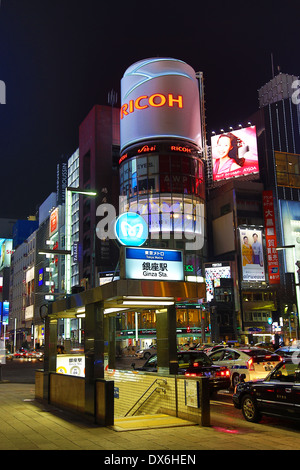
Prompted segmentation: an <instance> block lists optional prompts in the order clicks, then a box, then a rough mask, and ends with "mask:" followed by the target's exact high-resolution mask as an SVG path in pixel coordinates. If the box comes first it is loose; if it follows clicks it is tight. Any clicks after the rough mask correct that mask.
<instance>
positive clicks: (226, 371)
mask: <svg viewBox="0 0 300 470" xmlns="http://www.w3.org/2000/svg"><path fill="white" fill-rule="evenodd" d="M215 375H216V377H230V370H229V369H227V368H223V369H220V370H217V371H216V374H215Z"/></svg>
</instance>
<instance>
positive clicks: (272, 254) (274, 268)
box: [263, 190, 280, 284]
mask: <svg viewBox="0 0 300 470" xmlns="http://www.w3.org/2000/svg"><path fill="white" fill-rule="evenodd" d="M263 211H264V222H265V236H266V248H267V260H268V273H269V284H280V273H279V260H278V253H277V250H276V247H277V236H276V227H275V216H274V200H273V191H272V190H270V191H263Z"/></svg>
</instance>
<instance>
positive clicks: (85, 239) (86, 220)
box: [79, 105, 120, 288]
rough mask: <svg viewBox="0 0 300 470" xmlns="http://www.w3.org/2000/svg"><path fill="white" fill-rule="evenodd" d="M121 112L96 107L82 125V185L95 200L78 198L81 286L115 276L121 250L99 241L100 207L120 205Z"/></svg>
mask: <svg viewBox="0 0 300 470" xmlns="http://www.w3.org/2000/svg"><path fill="white" fill-rule="evenodd" d="M119 112H120V111H119V109H118V108H114V107H112V106H100V105H95V106H94V107H93V108H92V109H91V111H90V112H89V113H88V115H87V116H86V118H85V119H84V120H83V122H82V123H81V124H80V126H79V186H80V188H81V189H85V190H95V191H96V192H97V196H96V197H89V196H79V213H80V219H79V239H80V243H81V245H82V255H81V258H80V260H79V277H80V284H81V285H82V286H84V287H85V288H89V287H95V286H99V285H100V279H101V278H102V276H104V275H106V273H114V271H115V269H116V266H117V263H118V250H117V248H116V246H115V245H114V244H113V242H112V241H111V240H105V239H100V238H99V237H98V236H97V231H96V226H97V222H98V220H99V218H98V217H97V207H98V206H99V205H101V204H102V205H103V204H112V205H113V206H114V207H116V208H118V206H119V185H118V161H119V152H120V118H119Z"/></svg>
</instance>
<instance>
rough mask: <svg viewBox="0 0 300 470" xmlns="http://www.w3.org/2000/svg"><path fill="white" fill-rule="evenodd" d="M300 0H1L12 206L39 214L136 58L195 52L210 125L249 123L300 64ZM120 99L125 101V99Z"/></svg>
mask: <svg viewBox="0 0 300 470" xmlns="http://www.w3.org/2000/svg"><path fill="white" fill-rule="evenodd" d="M299 19H300V6H299V0H285V1H284V2H279V1H277V0H275V1H274V0H261V1H255V0H254V1H253V0H252V1H248V2H246V1H243V0H240V1H235V0H234V1H230V2H229V1H211V0H209V1H207V2H204V1H202V0H197V1H194V0H193V1H189V0H187V1H186V2H184V1H181V2H178V3H177V2H175V1H172V2H171V1H164V0H160V1H159V2H158V1H156V0H153V1H151V2H149V3H147V2H141V1H135V0H134V1H130V0H128V1H127V2H122V3H120V2H113V1H108V0H106V1H104V0H80V1H79V0H1V8H0V80H2V81H4V82H5V84H6V104H5V105H2V106H0V159H1V160H0V161H1V170H2V171H1V173H2V178H1V185H0V201H1V204H0V217H12V218H23V219H25V218H27V216H28V215H30V214H33V213H35V212H36V209H37V207H38V206H39V205H40V204H41V203H42V202H43V201H44V200H45V199H46V197H47V196H48V195H49V194H50V193H51V192H52V191H55V188H56V163H57V161H58V160H59V158H60V157H61V156H62V155H64V156H66V157H67V156H70V155H71V154H72V153H73V152H74V151H75V150H76V149H77V147H78V127H79V125H80V123H81V122H82V121H83V119H84V118H85V116H86V115H87V114H88V112H89V111H90V109H91V108H92V107H93V106H94V105H95V104H104V105H105V104H107V95H108V92H109V91H110V90H112V89H113V90H115V91H116V92H117V93H118V96H119V97H120V80H121V78H122V76H123V73H124V72H125V70H126V69H127V68H128V67H129V66H130V65H131V64H133V63H134V62H136V61H138V60H140V59H144V58H148V57H157V56H167V57H174V58H177V59H181V60H184V61H185V62H187V63H188V64H189V65H191V66H192V67H193V68H194V70H195V71H196V72H197V71H202V72H203V73H204V80H205V98H206V111H207V113H206V120H207V126H208V130H210V131H211V130H215V131H219V130H220V128H224V129H225V130H228V128H229V126H232V127H237V125H238V124H239V123H245V122H247V120H248V117H249V116H251V114H252V113H254V112H255V111H256V110H257V109H258V94H257V90H258V89H259V88H260V87H261V86H262V85H264V84H265V83H266V82H268V81H269V80H270V79H271V78H272V68H271V53H273V58H274V69H275V74H277V73H278V69H277V66H280V70H281V71H282V72H284V73H289V74H293V75H297V76H298V75H300V60H299V44H300V28H299V22H300V21H299ZM117 104H118V105H119V103H117Z"/></svg>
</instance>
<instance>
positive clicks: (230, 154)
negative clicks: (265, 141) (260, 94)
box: [211, 126, 259, 181]
mask: <svg viewBox="0 0 300 470" xmlns="http://www.w3.org/2000/svg"><path fill="white" fill-rule="evenodd" d="M211 151H212V165H213V180H214V181H220V180H223V179H228V178H236V177H240V176H246V175H250V174H255V173H259V166H258V155H257V139H256V127H255V126H250V127H245V128H243V129H239V130H236V131H232V132H227V133H224V134H219V135H214V136H212V137H211Z"/></svg>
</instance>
